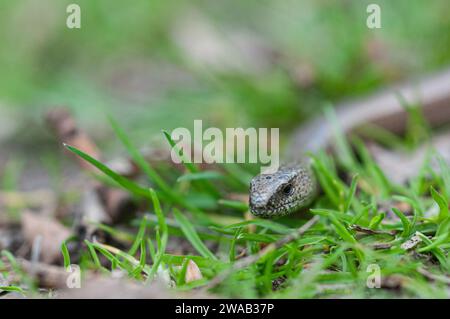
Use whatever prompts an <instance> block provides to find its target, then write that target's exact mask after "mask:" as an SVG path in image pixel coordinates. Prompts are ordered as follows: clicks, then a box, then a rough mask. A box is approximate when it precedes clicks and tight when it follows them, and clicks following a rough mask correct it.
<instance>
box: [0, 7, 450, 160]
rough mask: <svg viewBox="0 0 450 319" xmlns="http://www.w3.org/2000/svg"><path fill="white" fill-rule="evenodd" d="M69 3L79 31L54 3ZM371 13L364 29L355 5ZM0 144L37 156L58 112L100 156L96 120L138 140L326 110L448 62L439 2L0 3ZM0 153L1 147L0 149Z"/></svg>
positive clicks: (101, 130)
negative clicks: (61, 108)
mask: <svg viewBox="0 0 450 319" xmlns="http://www.w3.org/2000/svg"><path fill="white" fill-rule="evenodd" d="M70 3H77V4H79V5H80V7H81V25H82V27H81V29H68V28H67V27H66V24H65V23H66V18H67V15H68V14H67V13H66V7H67V5H68V4H70ZM369 3H377V4H379V5H380V6H381V10H382V11H381V17H382V28H381V29H368V28H367V26H366V18H367V15H368V14H367V13H366V7H367V5H368V4H369ZM0 42H1V45H0V72H1V76H0V117H1V120H0V127H1V128H0V143H1V144H2V145H4V144H8V145H9V146H10V147H11V145H12V149H13V151H11V152H9V151H8V154H6V155H5V153H6V152H3V153H4V155H5V156H6V157H8V158H11V156H14V155H11V154H13V153H14V151H17V150H18V149H19V150H22V149H25V151H24V152H27V151H29V150H33V151H35V152H44V150H47V151H49V150H52V148H53V149H54V147H55V146H54V145H53V144H52V143H54V139H52V137H51V136H50V134H49V133H48V132H47V130H46V129H45V127H44V124H43V121H42V114H43V112H44V111H45V110H46V109H47V108H49V107H52V106H55V105H67V106H68V107H70V108H71V109H72V110H73V111H74V113H75V114H76V117H77V119H78V121H79V123H80V125H81V126H82V127H83V128H86V129H87V130H88V131H89V132H90V133H91V134H93V136H94V137H95V138H96V140H97V141H99V142H100V145H101V146H102V147H103V148H104V149H106V150H111V149H113V148H114V146H118V145H119V143H117V141H115V139H114V138H112V136H113V135H112V134H111V129H110V128H109V125H108V122H107V119H106V116H105V115H106V114H111V115H113V116H114V117H115V118H117V119H118V120H119V122H120V123H121V124H122V125H123V126H124V128H125V129H126V130H127V132H128V133H129V134H130V136H131V137H132V138H133V139H134V140H135V141H136V144H137V145H148V144H152V143H155V145H156V144H158V143H161V144H162V143H165V142H164V141H163V138H162V136H161V134H160V130H161V129H168V130H170V129H172V128H174V127H180V126H181V127H191V126H192V125H193V119H203V120H204V121H205V122H206V124H205V125H210V126H217V127H227V126H228V127H240V126H243V127H246V126H254V127H279V128H280V133H281V135H282V137H286V136H287V135H288V134H289V132H290V131H291V130H292V129H293V128H294V127H295V126H297V125H298V124H299V123H300V122H301V121H303V120H305V119H306V118H307V117H308V116H311V115H312V114H313V113H314V112H317V111H318V110H319V109H320V107H321V106H322V105H323V104H324V103H326V102H332V103H335V102H337V101H340V100H341V99H343V98H348V97H351V96H358V95H363V94H366V93H369V92H371V91H373V90H374V89H376V88H377V87H380V86H386V85H389V84H390V83H394V82H397V81H400V80H402V79H405V78H410V77H415V76H420V75H422V74H424V73H428V72H431V71H434V70H438V69H440V68H442V67H443V66H446V65H448V64H449V61H450V50H449V49H450V19H449V16H448V0H431V1H424V0H396V1H380V0H379V1H359V0H356V1H331V0H330V1H326V0H320V1H317V0H316V1H314V0H304V1H286V0H280V1H261V0H258V1H256V0H249V1H162V0H161V1H156V0H134V1H131V2H126V1H118V0H117V1H112V0H95V1H94V0H77V1H74V0H70V1H68V0H16V1H9V0H3V1H1V2H0ZM5 149H7V148H4V150H5Z"/></svg>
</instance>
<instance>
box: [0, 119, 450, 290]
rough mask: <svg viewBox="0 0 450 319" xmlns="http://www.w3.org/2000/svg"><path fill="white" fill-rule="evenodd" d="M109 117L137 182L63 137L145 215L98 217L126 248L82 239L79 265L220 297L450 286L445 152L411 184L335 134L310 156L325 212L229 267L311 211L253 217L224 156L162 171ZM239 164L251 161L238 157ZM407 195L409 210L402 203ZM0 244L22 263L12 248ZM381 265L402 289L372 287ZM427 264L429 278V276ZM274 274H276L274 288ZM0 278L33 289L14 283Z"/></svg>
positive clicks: (316, 211)
mask: <svg viewBox="0 0 450 319" xmlns="http://www.w3.org/2000/svg"><path fill="white" fill-rule="evenodd" d="M113 123H114V124H113V125H114V126H115V131H116V132H117V133H118V135H119V137H120V140H121V141H122V142H124V145H125V146H126V149H127V150H128V151H129V152H130V156H131V157H132V158H134V159H135V160H136V162H137V163H138V164H139V165H140V166H141V168H143V171H144V172H145V173H147V174H146V175H147V184H145V185H140V184H138V183H136V182H134V181H131V180H128V179H126V178H124V177H121V176H119V175H117V174H116V173H114V172H113V171H112V170H110V169H109V168H108V167H107V166H105V165H104V164H102V163H100V162H99V161H97V160H96V159H94V158H92V157H91V156H89V155H88V154H85V153H83V152H82V151H80V150H78V149H76V148H74V147H72V146H69V145H66V147H67V149H69V150H70V151H72V152H73V153H75V154H77V155H78V156H80V157H82V158H83V159H85V160H86V161H88V162H89V163H91V164H92V165H94V166H95V167H97V168H98V169H99V171H100V172H102V173H103V174H105V175H106V176H107V177H108V178H110V179H111V180H113V181H114V183H113V184H112V185H115V186H116V187H122V188H123V189H125V190H127V191H129V192H130V193H131V194H133V196H135V197H136V200H138V201H142V202H143V203H147V204H149V203H152V205H149V206H148V208H147V212H146V213H145V214H144V215H143V216H141V217H139V218H137V219H135V220H134V221H132V222H131V223H130V224H129V225H127V227H128V228H127V229H128V230H126V231H123V230H118V229H116V228H115V227H114V226H108V225H97V226H98V227H100V228H101V229H103V230H104V231H106V232H108V233H109V234H110V235H111V237H112V238H113V239H115V240H117V241H118V242H120V243H121V247H120V248H119V247H115V246H111V245H110V244H109V243H107V242H106V243H100V242H92V241H88V240H85V242H84V243H85V246H84V248H83V250H84V251H83V252H82V253H81V255H83V256H85V259H84V260H85V262H83V264H82V267H83V268H82V269H83V270H87V269H92V270H95V269H97V270H100V271H102V272H106V273H107V272H110V271H112V270H114V269H121V270H123V271H124V272H125V273H127V274H128V276H129V277H130V278H133V279H134V280H139V281H150V282H151V281H152V280H154V279H155V277H156V276H162V274H165V276H169V277H170V280H171V282H172V284H171V285H172V286H174V287H173V288H172V289H175V290H180V291H189V290H191V289H193V288H200V289H205V290H208V291H210V292H213V293H216V294H218V295H220V296H223V297H238V298H258V297H263V298H326V297H352V298H394V297H395V298H397V297H418V298H430V297H436V298H442V297H445V296H447V295H446V294H447V289H448V287H447V282H448V272H449V270H450V264H449V258H448V252H449V249H450V236H449V230H450V217H449V211H448V197H447V195H446V194H448V193H449V189H448V188H447V187H448V185H449V183H448V176H449V173H450V172H449V167H448V165H447V164H444V163H441V165H440V168H441V169H442V170H443V171H442V172H441V173H439V174H438V173H437V172H432V171H431V168H430V167H427V172H428V173H430V174H425V173H424V172H422V171H420V172H418V176H417V177H416V178H415V179H414V181H412V182H411V183H409V184H408V185H395V184H394V183H392V182H391V181H390V180H389V179H388V178H387V177H386V176H385V175H384V173H383V172H382V171H381V169H380V168H379V167H378V166H377V165H376V163H375V162H374V161H373V159H372V158H371V157H370V155H369V153H368V151H367V150H366V149H365V146H364V144H363V143H361V142H360V141H359V140H355V139H351V140H352V141H354V143H353V144H349V141H348V140H346V139H345V138H344V137H343V136H341V135H339V134H338V135H337V136H338V138H339V139H340V142H339V143H336V145H338V147H340V148H342V149H343V150H344V151H342V149H341V151H339V150H338V152H337V153H336V154H337V155H335V156H330V155H328V154H325V153H323V152H320V153H318V154H311V158H312V166H313V169H314V172H315V174H316V175H317V177H318V181H319V183H320V185H321V188H322V190H323V192H322V193H321V194H320V196H319V198H318V199H317V200H316V201H315V202H314V203H313V205H312V206H311V207H310V208H309V209H307V212H306V215H305V216H306V218H308V216H310V217H312V216H314V215H318V216H320V219H319V222H317V223H316V224H315V225H314V226H313V227H312V228H310V229H309V230H308V231H307V232H306V233H305V234H303V235H302V236H301V237H300V238H299V239H297V240H294V241H292V242H288V243H287V244H285V245H283V246H281V247H277V248H276V249H273V250H269V251H268V252H266V253H264V254H263V255H262V256H261V257H260V258H259V259H258V260H256V261H254V262H252V263H251V264H250V265H246V266H245V267H244V268H240V269H237V270H234V271H231V272H229V271H228V272H227V270H230V269H232V268H230V267H233V264H234V263H235V262H239V260H240V258H242V256H240V255H241V254H242V252H243V251H244V252H245V254H246V255H247V256H248V255H252V254H257V253H258V252H259V251H260V250H261V249H262V248H263V247H264V246H265V245H267V244H270V243H274V242H276V241H277V240H280V239H282V238H284V237H285V236H289V235H290V234H292V233H293V232H294V231H295V230H296V229H297V228H298V227H300V226H301V225H303V224H304V223H305V222H306V220H305V219H296V218H292V217H285V218H281V219H276V220H264V219H257V218H256V219H251V220H246V218H245V213H246V212H247V210H248V207H247V205H246V204H245V203H244V202H240V201H237V200H228V199H227V198H226V196H227V194H229V193H231V192H236V191H239V188H235V187H236V184H233V183H226V182H225V181H226V180H227V179H233V177H232V176H231V175H230V174H228V173H227V170H226V169H225V168H224V167H221V166H219V167H216V168H211V169H208V170H205V171H203V172H202V171H200V170H199V169H198V168H195V169H194V170H193V169H192V167H191V168H189V167H185V169H186V171H187V172H188V173H185V174H183V172H180V173H179V174H178V176H174V177H173V178H165V177H163V176H166V174H167V172H162V171H159V170H158V168H150V167H148V166H147V165H148V164H147V163H146V162H144V161H143V158H142V157H141V155H140V154H139V153H138V152H137V150H136V148H134V146H132V145H131V143H130V141H129V139H128V137H127V136H126V134H125V132H124V131H123V130H121V129H120V128H119V126H118V124H117V123H115V122H113ZM336 130H339V128H338V127H336ZM408 138H410V137H408V136H407V137H406V138H405V141H407V139H408ZM169 142H170V140H169ZM405 143H406V142H405ZM341 156H343V158H342V157H341ZM237 169H239V170H245V168H243V167H238V168H237ZM149 172H151V173H150V174H148V173H149ZM343 173H344V174H343ZM249 174H250V173H249ZM186 176H187V177H186ZM219 176H220V178H218V177H219ZM342 176H344V179H342ZM155 177H157V178H156V179H155ZM211 178H215V181H216V182H215V183H214V187H215V189H220V190H221V194H223V195H221V196H220V197H217V193H215V192H210V189H209V186H211V184H201V183H200V184H198V183H197V184H196V185H193V184H195V183H196V182H198V181H203V182H210V181H211ZM216 178H217V179H216ZM180 179H181V181H180ZM181 182H183V183H186V185H185V187H184V188H177V187H175V185H177V184H179V183H181ZM205 185H208V186H206V187H205ZM168 190H170V191H169V192H168ZM192 193H195V194H201V193H203V195H204V196H205V197H209V198H210V199H211V200H214V201H217V205H216V206H215V207H214V209H209V210H205V209H203V208H201V207H200V206H201V205H199V206H195V204H193V203H192V202H189V201H187V198H189V197H190V196H191V195H192ZM381 203H383V205H381ZM400 203H403V204H406V205H407V206H408V207H410V209H409V210H408V211H401V210H400V209H399V208H398V207H399V206H398V204H400ZM386 207H388V209H387V210H386ZM429 211H434V212H435V214H434V215H433V216H429V215H428V214H426V213H427V212H429ZM199 212H200V213H199ZM206 216H207V218H206ZM304 218H305V217H304ZM412 236H418V237H419V238H420V240H421V241H420V243H419V244H418V245H417V246H415V247H414V248H412V249H411V250H405V249H403V248H402V244H404V243H405V242H407V241H408V240H410V238H411V237H412ZM71 240H73V238H72V239H71ZM174 240H178V241H179V240H181V241H183V242H186V243H189V244H188V246H189V245H190V248H189V247H188V248H187V249H188V253H187V254H186V255H175V254H173V252H171V251H169V250H168V249H167V247H168V245H169V243H170V242H171V241H174ZM377 247H379V248H378V249H377ZM380 247H381V248H380ZM61 250H62V255H63V257H64V265H66V266H67V265H69V264H70V263H71V262H72V263H73V262H74V260H73V258H71V256H69V251H68V248H67V245H66V243H65V242H64V243H62V245H61ZM3 255H4V256H6V257H7V258H8V259H9V260H10V262H12V263H13V264H14V263H15V261H14V257H13V256H12V255H11V254H10V253H8V252H4V253H3ZM189 260H192V261H193V262H195V263H196V264H197V266H198V267H199V269H200V271H201V273H202V277H203V278H202V279H201V280H198V281H194V282H186V280H185V275H186V271H187V270H186V269H187V265H188V262H189ZM374 264H375V265H377V266H379V267H380V270H381V276H382V282H384V281H383V280H384V279H386V278H389V277H390V276H397V277H400V278H402V287H401V289H399V290H395V289H388V288H380V289H377V288H373V289H370V288H367V285H366V281H367V278H368V276H369V275H370V272H368V271H369V269H370V267H371V265H374ZM15 267H17V264H15ZM424 270H425V274H427V275H424ZM224 274H225V276H224V278H222V280H220V281H219V282H218V283H216V284H214V285H213V286H210V285H209V283H210V281H211V280H213V279H214V278H220V276H221V275H224ZM430 274H431V276H433V278H434V279H433V280H431V279H430V278H429V277H430ZM274 281H279V282H281V284H280V285H279V287H278V288H277V289H273V287H272V284H273V282H274ZM0 289H2V290H3V291H5V292H6V291H18V292H20V293H22V294H25V295H26V294H27V291H26V290H24V289H22V288H19V286H17V287H16V286H10V287H2V288H0Z"/></svg>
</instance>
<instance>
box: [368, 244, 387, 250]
mask: <svg viewBox="0 0 450 319" xmlns="http://www.w3.org/2000/svg"><path fill="white" fill-rule="evenodd" d="M370 248H372V249H375V250H377V249H389V248H392V244H390V243H375V244H373V245H371V246H370Z"/></svg>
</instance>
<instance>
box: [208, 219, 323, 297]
mask: <svg viewBox="0 0 450 319" xmlns="http://www.w3.org/2000/svg"><path fill="white" fill-rule="evenodd" d="M318 220H319V216H314V217H313V218H311V219H310V220H309V221H307V222H306V223H305V224H304V225H303V226H302V227H300V228H299V229H297V230H296V231H295V232H293V233H292V234H289V235H287V236H285V237H283V238H281V239H279V240H278V241H276V242H274V243H271V244H269V245H267V246H266V247H264V248H263V249H261V250H260V251H259V252H258V253H257V254H254V255H250V256H247V257H245V258H242V259H240V260H238V261H237V262H235V263H234V264H233V265H232V266H231V267H230V268H228V269H227V270H225V271H223V272H222V273H221V274H219V275H217V276H216V277H215V278H213V279H212V280H211V281H209V283H208V284H207V285H206V286H205V287H204V289H205V290H209V289H211V288H214V287H215V286H217V285H218V284H220V283H221V282H222V281H223V280H224V279H225V278H226V277H228V275H230V274H231V273H232V272H234V271H237V270H240V269H243V268H246V267H247V266H249V265H251V264H253V263H255V262H257V261H258V260H259V259H260V258H262V257H264V256H266V255H267V254H269V253H270V252H272V251H274V250H277V249H278V248H281V247H283V246H284V245H286V244H289V243H290V242H293V241H295V240H297V239H298V238H299V237H300V236H301V235H303V234H304V233H305V232H306V231H308V230H309V229H310V228H311V227H312V226H313V225H314V224H315V223H317V221H318Z"/></svg>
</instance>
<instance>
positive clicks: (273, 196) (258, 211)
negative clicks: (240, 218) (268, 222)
mask: <svg viewBox="0 0 450 319" xmlns="http://www.w3.org/2000/svg"><path fill="white" fill-rule="evenodd" d="M317 191H318V190H317V183H316V180H315V177H314V174H313V173H312V171H311V170H310V169H309V168H308V167H307V165H304V164H294V165H290V166H284V167H281V168H280V169H279V170H278V171H277V172H275V173H273V174H260V175H258V176H255V177H254V178H253V179H252V181H251V183H250V201H249V202H250V211H251V212H252V213H253V215H255V216H258V217H264V218H274V217H280V216H284V215H287V214H289V213H292V212H294V211H296V210H298V209H299V208H301V207H304V206H307V205H308V204H309V203H310V202H311V201H312V200H313V199H314V197H315V196H316V194H317Z"/></svg>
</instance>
